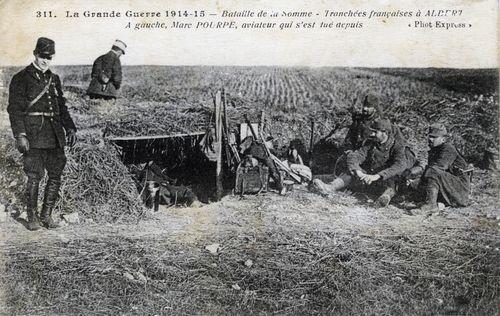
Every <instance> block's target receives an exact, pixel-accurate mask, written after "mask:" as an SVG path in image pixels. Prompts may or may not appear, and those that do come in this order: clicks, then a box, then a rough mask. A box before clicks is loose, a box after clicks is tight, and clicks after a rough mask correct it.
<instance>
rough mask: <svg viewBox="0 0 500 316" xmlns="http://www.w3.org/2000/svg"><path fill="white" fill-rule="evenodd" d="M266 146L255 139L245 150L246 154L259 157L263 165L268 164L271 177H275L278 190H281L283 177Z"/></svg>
mask: <svg viewBox="0 0 500 316" xmlns="http://www.w3.org/2000/svg"><path fill="white" fill-rule="evenodd" d="M265 146H266V145H264V144H263V143H261V142H256V141H254V142H252V144H251V145H250V147H249V148H248V149H246V150H245V152H244V155H245V156H251V157H253V158H255V159H257V160H258V161H259V162H260V163H262V164H263V165H265V166H267V167H268V168H269V174H270V176H271V178H273V180H274V182H275V183H276V188H277V189H278V191H281V190H282V189H283V179H282V177H281V174H280V172H279V170H278V168H277V167H276V164H275V163H274V161H273V160H272V159H271V157H269V156H268V155H267V151H266V148H265Z"/></svg>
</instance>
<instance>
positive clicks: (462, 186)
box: [7, 37, 470, 230]
mask: <svg viewBox="0 0 500 316" xmlns="http://www.w3.org/2000/svg"><path fill="white" fill-rule="evenodd" d="M125 49H126V45H125V43H123V42H122V41H119V40H117V41H116V42H115V43H114V45H113V46H112V48H111V50H110V51H109V52H108V53H107V54H105V55H102V56H100V57H99V58H97V59H96V60H95V62H94V64H93V67H92V74H91V82H90V86H89V88H88V90H87V94H88V95H89V97H90V98H91V99H104V100H109V99H114V98H116V96H117V90H118V89H120V85H121V81H122V75H121V64H120V56H121V55H123V54H125ZM33 54H34V56H35V59H34V61H33V63H32V64H30V65H29V66H27V67H26V68H24V69H23V70H21V71H20V72H18V73H17V74H15V75H14V76H13V78H12V81H11V83H10V86H9V104H8V107H7V111H8V113H9V119H10V122H11V128H12V132H13V135H14V137H15V140H16V146H17V149H18V150H19V151H20V152H21V153H22V154H23V157H24V160H23V164H24V165H23V168H24V172H25V174H26V176H27V183H26V191H25V194H26V201H25V202H26V211H27V221H26V227H27V228H28V229H29V230H38V229H40V228H41V227H42V225H43V226H44V227H46V228H48V229H52V228H56V227H57V226H58V225H57V223H56V222H55V221H54V220H53V219H52V210H53V209H54V206H55V203H56V201H57V199H58V196H59V189H60V186H61V176H62V173H63V170H64V166H65V164H66V155H65V152H64V147H65V146H71V147H72V146H74V145H75V143H76V141H77V137H76V130H77V129H76V126H75V123H74V122H73V120H72V118H71V116H70V114H69V112H68V108H67V106H66V99H65V98H64V96H63V91H62V87H61V81H60V79H59V76H58V75H56V74H54V73H53V72H52V71H51V70H50V69H49V68H50V63H51V60H52V57H53V56H54V54H55V43H54V41H53V40H51V39H48V38H45V37H41V38H39V39H38V41H37V43H36V47H35V50H34V51H33ZM447 136H448V133H447V130H446V128H445V126H444V125H442V124H432V125H431V126H430V128H429V134H428V140H429V146H430V148H431V149H430V151H429V155H428V161H427V164H426V166H425V168H423V167H422V166H421V164H420V163H419V162H418V161H417V160H416V158H415V155H414V153H413V151H412V150H411V149H410V147H409V146H408V145H407V143H406V140H405V139H404V137H403V134H402V133H401V131H400V129H399V128H398V127H397V126H396V125H394V124H392V123H391V122H390V121H389V120H387V119H386V118H384V115H383V111H382V110H381V104H380V102H379V98H378V97H377V96H374V95H368V96H366V97H365V98H364V100H363V109H362V111H361V113H356V114H354V115H353V123H352V125H351V127H350V129H349V132H348V134H347V137H346V152H345V155H344V156H343V157H344V159H342V160H341V161H340V162H339V166H340V168H339V169H340V172H339V173H338V176H337V177H336V178H335V179H333V180H332V181H329V182H327V183H325V182H324V181H322V180H321V177H317V178H316V179H314V180H313V181H312V182H311V189H312V190H314V191H316V192H319V193H322V194H329V193H333V192H335V191H337V190H341V189H344V188H347V187H352V186H355V185H358V184H362V185H363V186H364V187H367V188H368V189H369V190H370V191H372V192H374V191H380V194H379V196H378V199H377V201H376V204H377V205H378V206H382V207H384V206H387V205H388V204H389V203H390V202H391V200H392V198H393V197H394V196H395V195H396V193H397V192H398V190H399V189H400V188H401V186H402V183H403V182H405V181H406V182H407V183H408V182H411V183H413V184H415V183H419V185H418V186H417V185H414V187H417V188H418V189H419V190H420V191H421V192H424V195H425V203H424V204H423V205H422V207H421V209H423V210H425V211H427V212H435V211H437V209H438V205H437V203H438V199H441V200H442V201H443V202H444V203H446V204H448V205H451V206H465V205H466V204H467V202H468V195H469V187H470V183H469V178H468V176H467V175H466V174H465V173H464V170H465V169H466V168H467V164H466V162H465V160H464V159H463V157H462V156H461V155H460V154H459V152H458V151H457V150H456V148H455V147H454V146H453V145H452V144H451V142H450V141H449V140H448V137H447ZM248 154H252V155H253V156H256V157H260V156H263V157H267V156H266V155H264V154H263V149H262V148H259V147H251V148H250V149H249V153H248ZM294 157H295V158H294V159H295V160H298V158H297V155H295V156H294ZM265 162H266V164H268V165H271V166H273V163H271V161H265ZM295 163H297V162H295ZM300 164H302V162H300ZM45 171H46V172H47V175H48V180H47V184H46V186H45V192H44V199H43V205H42V209H41V211H40V212H39V211H38V195H39V184H40V181H41V179H42V178H43V177H44V175H45ZM271 176H272V177H273V178H274V180H275V182H276V183H278V184H279V188H278V189H279V190H280V191H283V186H282V179H281V175H280V173H279V172H278V170H276V169H275V168H273V169H271Z"/></svg>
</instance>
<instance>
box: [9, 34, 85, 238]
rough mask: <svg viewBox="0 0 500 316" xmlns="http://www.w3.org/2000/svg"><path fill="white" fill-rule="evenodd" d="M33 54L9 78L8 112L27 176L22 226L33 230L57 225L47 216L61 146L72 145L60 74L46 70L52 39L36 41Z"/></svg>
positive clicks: (72, 128) (63, 159)
mask: <svg viewBox="0 0 500 316" xmlns="http://www.w3.org/2000/svg"><path fill="white" fill-rule="evenodd" d="M33 54H34V55H35V60H34V62H33V63H32V64H30V65H29V66H27V67H26V68H24V69H23V70H21V71H20V72H18V73H17V74H15V75H14V77H12V81H11V83H10V86H9V104H8V107H7V112H8V113H9V119H10V123H11V127H12V133H13V134H14V137H15V139H16V146H17V149H18V150H19V151H20V152H21V153H22V154H23V158H24V161H23V163H24V172H25V173H26V176H27V177H28V180H27V183H26V211H27V215H28V218H27V228H28V229H29V230H38V229H40V228H41V226H40V219H41V223H42V224H43V225H44V226H45V227H46V228H56V227H57V224H56V223H55V222H54V220H53V219H52V217H51V215H52V210H53V208H54V205H55V203H56V201H57V199H58V197H59V188H60V186H61V176H62V173H63V169H64V166H65V164H66V155H65V153H64V146H65V144H67V145H69V146H74V144H75V142H76V127H75V124H74V123H73V120H72V119H71V116H70V114H69V112H68V108H67V107H66V99H65V98H64V96H63V91H62V87H61V81H60V79H59V76H58V75H56V74H54V73H53V72H52V71H51V70H50V69H49V67H50V63H51V60H52V57H53V55H54V54H55V43H54V41H52V40H51V39H48V38H45V37H40V38H39V39H38V41H37V43H36V47H35V50H34V51H33ZM65 137H66V139H65ZM45 170H47V174H48V180H47V184H46V186H45V194H44V200H43V207H42V211H41V214H40V217H39V216H38V190H39V183H40V180H41V179H42V178H43V176H44V175H45Z"/></svg>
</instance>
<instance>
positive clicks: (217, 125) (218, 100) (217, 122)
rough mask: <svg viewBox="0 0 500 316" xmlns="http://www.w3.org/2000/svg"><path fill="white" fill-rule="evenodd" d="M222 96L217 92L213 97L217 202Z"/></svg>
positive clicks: (219, 187) (219, 176) (219, 182)
mask: <svg viewBox="0 0 500 316" xmlns="http://www.w3.org/2000/svg"><path fill="white" fill-rule="evenodd" d="M221 99H222V94H221V92H220V91H217V94H216V95H215V137H216V139H217V140H216V148H215V151H216V154H217V167H216V170H215V185H216V199H217V201H219V200H220V199H221V198H222V193H223V188H222V125H223V124H222V111H221V105H222V102H221V101H222V100H221Z"/></svg>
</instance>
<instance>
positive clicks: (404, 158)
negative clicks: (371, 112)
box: [344, 120, 416, 204]
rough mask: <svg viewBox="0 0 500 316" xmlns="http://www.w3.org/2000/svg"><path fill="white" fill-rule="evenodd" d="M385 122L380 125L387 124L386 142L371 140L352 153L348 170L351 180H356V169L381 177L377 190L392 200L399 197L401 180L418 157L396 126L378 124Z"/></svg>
mask: <svg viewBox="0 0 500 316" xmlns="http://www.w3.org/2000/svg"><path fill="white" fill-rule="evenodd" d="M384 121H385V123H380V124H379V125H382V126H384V124H385V125H387V126H386V127H384V128H385V130H386V131H387V132H388V137H389V138H388V139H387V141H386V142H384V143H383V144H380V143H377V142H375V141H370V142H368V143H367V144H365V145H364V146H362V147H361V148H359V149H358V150H355V151H353V152H351V153H349V154H348V155H347V168H348V169H349V171H350V174H351V176H350V177H353V175H354V172H355V170H363V172H364V173H366V174H370V175H375V174H378V175H379V176H380V177H381V179H380V181H378V183H379V185H378V187H379V188H380V189H381V190H383V192H382V195H384V194H385V195H387V196H388V198H389V201H390V199H391V198H392V197H394V195H395V194H396V189H397V183H398V182H399V180H401V179H400V177H401V176H402V175H403V173H404V172H405V171H406V170H408V169H410V168H411V167H413V165H414V164H415V161H416V158H415V155H414V153H413V152H412V151H411V149H410V148H409V147H408V146H407V144H406V141H405V140H404V138H402V137H401V135H400V134H398V132H397V130H396V127H395V126H394V125H392V124H390V123H389V122H388V121H387V120H381V121H378V122H384ZM375 125H377V122H375ZM351 180H352V179H347V181H346V179H344V181H345V182H351ZM387 203H388V202H387ZM384 204H386V203H384Z"/></svg>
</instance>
